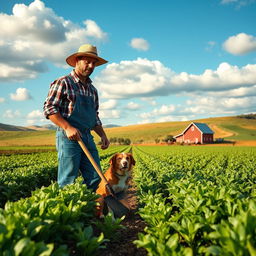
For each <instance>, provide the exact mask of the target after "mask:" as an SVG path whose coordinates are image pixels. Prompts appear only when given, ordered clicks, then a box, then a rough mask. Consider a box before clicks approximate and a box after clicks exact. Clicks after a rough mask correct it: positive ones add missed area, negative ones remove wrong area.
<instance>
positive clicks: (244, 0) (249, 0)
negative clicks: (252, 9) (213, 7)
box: [221, 0, 255, 9]
mask: <svg viewBox="0 0 256 256" xmlns="http://www.w3.org/2000/svg"><path fill="white" fill-rule="evenodd" d="M253 3H255V0H221V4H223V5H228V4H234V5H235V6H236V8H237V9H239V8H241V7H243V6H246V5H250V4H253Z"/></svg>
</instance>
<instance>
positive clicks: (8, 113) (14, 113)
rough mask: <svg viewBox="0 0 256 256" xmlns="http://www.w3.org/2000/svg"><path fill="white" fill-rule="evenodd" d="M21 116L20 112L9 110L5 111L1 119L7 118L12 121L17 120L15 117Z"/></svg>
mask: <svg viewBox="0 0 256 256" xmlns="http://www.w3.org/2000/svg"><path fill="white" fill-rule="evenodd" d="M20 116H21V114H20V111H19V110H15V111H14V110H11V109H7V110H6V111H5V112H4V114H3V117H5V118H9V119H13V118H17V117H20Z"/></svg>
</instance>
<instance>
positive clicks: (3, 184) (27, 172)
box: [0, 146, 129, 208]
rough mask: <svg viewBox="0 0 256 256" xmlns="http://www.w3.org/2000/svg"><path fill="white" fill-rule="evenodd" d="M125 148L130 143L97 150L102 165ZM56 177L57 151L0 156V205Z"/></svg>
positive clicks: (106, 164) (106, 163) (47, 183)
mask: <svg viewBox="0 0 256 256" xmlns="http://www.w3.org/2000/svg"><path fill="white" fill-rule="evenodd" d="M120 150H122V151H128V150H129V147H127V146H123V147H117V146H114V147H110V148H109V150H107V151H102V150H99V151H100V157H101V165H102V169H103V170H105V169H106V168H107V166H108V164H109V158H110V156H111V155H113V154H114V153H116V152H117V151H120ZM56 178H57V153H56V152H46V153H33V154H21V155H18V154H13V155H8V156H5V155H2V156H0V192H1V193H0V208H2V207H3V206H4V204H5V203H6V202H7V201H16V200H18V199H20V198H24V197H28V196H30V195H31V191H33V190H35V189H36V188H40V187H42V186H49V185H50V184H51V182H55V181H56Z"/></svg>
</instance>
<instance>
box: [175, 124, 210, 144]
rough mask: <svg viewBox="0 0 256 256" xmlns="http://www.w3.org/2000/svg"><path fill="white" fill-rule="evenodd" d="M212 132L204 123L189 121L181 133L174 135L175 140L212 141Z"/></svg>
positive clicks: (190, 141) (201, 142)
mask: <svg viewBox="0 0 256 256" xmlns="http://www.w3.org/2000/svg"><path fill="white" fill-rule="evenodd" d="M213 134H214V132H213V131H212V130H211V129H210V128H209V127H208V125H207V124H204V123H191V124H190V125H189V126H188V127H187V128H186V129H185V130H184V131H183V132H182V133H181V134H179V135H176V136H174V138H175V139H176V142H180V143H182V142H184V143H196V144H197V143H200V144H204V143H212V142H213Z"/></svg>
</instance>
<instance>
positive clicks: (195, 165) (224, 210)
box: [0, 146, 256, 256]
mask: <svg viewBox="0 0 256 256" xmlns="http://www.w3.org/2000/svg"><path fill="white" fill-rule="evenodd" d="M123 151H126V152H128V151H132V153H133V156H134V158H135V160H136V165H135V167H134V170H133V173H132V178H133V184H134V186H135V187H136V194H137V199H138V201H139V203H138V209H137V214H138V215H140V217H141V219H142V221H144V222H145V223H146V228H145V230H144V231H143V232H140V233H139V234H138V236H137V235H136V239H134V240H131V241H129V242H127V241H126V245H127V248H129V247H131V244H135V245H136V246H137V247H138V248H143V249H144V251H145V253H146V254H148V255H184V256H190V255H191V256H192V255H194V256H196V255H221V256H222V255H228V256H232V255H234V256H237V255H238V256H240V255H241V256H247V255H256V161H255V159H256V147H237V146H234V147H232V146H230V147H211V146H111V147H110V148H109V149H107V150H104V151H102V150H100V151H99V152H100V156H101V165H102V169H103V170H106V169H107V167H108V164H109V159H110V157H111V156H112V155H113V154H114V153H116V152H123ZM56 175H57V153H56V152H42V153H31V154H14V155H2V156H0V190H1V193H0V206H1V209H0V256H1V255H3V256H7V255H8V256H9V255H11V256H12V255H15V256H16V255H24V256H30V255H31V256H35V255H38V256H39V255H41V256H47V255H97V253H100V254H101V255H104V254H102V252H104V247H107V248H109V244H111V243H112V241H115V244H116V243H117V241H118V238H117V237H116V234H118V231H119V230H122V220H120V219H117V220H112V218H111V216H106V217H105V219H103V220H98V219H96V218H95V216H94V210H95V199H96V197H97V196H96V195H95V194H94V193H92V192H91V191H90V190H88V189H87V188H86V187H85V185H82V184H81V180H80V179H78V181H77V182H76V183H75V184H73V185H69V186H66V187H65V188H64V189H59V188H58V185H57V184H56ZM129 243H130V244H129ZM102 250H103V251H102ZM127 251H128V250H127ZM116 253H117V254H116V255H120V254H118V252H117V251H116ZM113 255H114V254H113Z"/></svg>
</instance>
